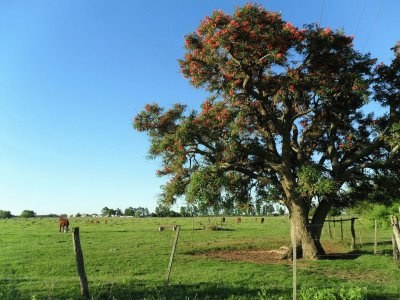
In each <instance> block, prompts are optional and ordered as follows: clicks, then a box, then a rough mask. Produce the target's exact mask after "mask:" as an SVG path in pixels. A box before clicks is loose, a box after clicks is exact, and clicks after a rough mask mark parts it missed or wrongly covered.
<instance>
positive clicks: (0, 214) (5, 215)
mask: <svg viewBox="0 0 400 300" xmlns="http://www.w3.org/2000/svg"><path fill="white" fill-rule="evenodd" d="M12 217H13V215H12V214H11V212H10V211H8V210H0V219H9V218H12Z"/></svg>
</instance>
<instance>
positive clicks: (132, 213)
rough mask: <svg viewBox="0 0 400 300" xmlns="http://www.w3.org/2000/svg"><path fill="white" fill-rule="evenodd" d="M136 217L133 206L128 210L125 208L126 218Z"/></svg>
mask: <svg viewBox="0 0 400 300" xmlns="http://www.w3.org/2000/svg"><path fill="white" fill-rule="evenodd" d="M134 215H135V209H134V208H133V207H131V206H129V207H128V208H125V210H124V216H134Z"/></svg>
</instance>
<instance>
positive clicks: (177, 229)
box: [165, 225, 181, 288]
mask: <svg viewBox="0 0 400 300" xmlns="http://www.w3.org/2000/svg"><path fill="white" fill-rule="evenodd" d="M180 229H181V226H180V225H176V235H175V240H174V243H173V244H172V251H171V256H170V258H169V264H168V269H167V275H166V277H165V288H167V287H168V284H169V276H170V275H171V269H172V262H173V260H174V256H175V251H176V245H177V244H178V237H179V231H180Z"/></svg>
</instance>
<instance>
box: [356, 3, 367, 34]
mask: <svg viewBox="0 0 400 300" xmlns="http://www.w3.org/2000/svg"><path fill="white" fill-rule="evenodd" d="M366 7H367V0H365V1H364V6H363V8H362V10H361V14H360V16H359V17H358V21H357V24H356V28H355V30H354V36H357V33H358V28H359V27H360V24H361V19H362V18H363V16H364V13H365V8H366Z"/></svg>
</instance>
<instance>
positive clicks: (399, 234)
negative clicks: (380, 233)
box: [391, 216, 400, 260]
mask: <svg viewBox="0 0 400 300" xmlns="http://www.w3.org/2000/svg"><path fill="white" fill-rule="evenodd" d="M391 223H392V226H393V237H392V245H393V258H394V259H395V260H400V228H399V219H398V218H397V217H396V216H391Z"/></svg>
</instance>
